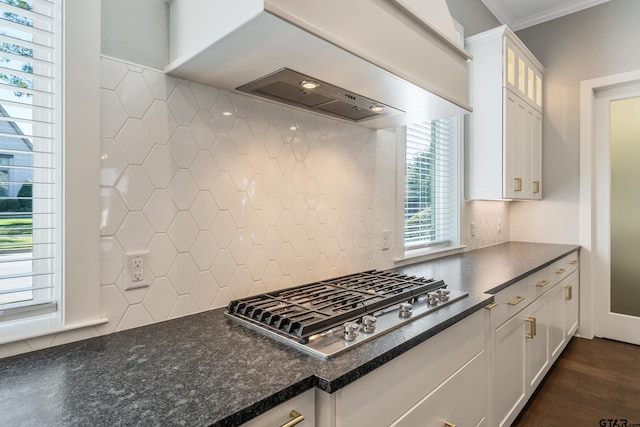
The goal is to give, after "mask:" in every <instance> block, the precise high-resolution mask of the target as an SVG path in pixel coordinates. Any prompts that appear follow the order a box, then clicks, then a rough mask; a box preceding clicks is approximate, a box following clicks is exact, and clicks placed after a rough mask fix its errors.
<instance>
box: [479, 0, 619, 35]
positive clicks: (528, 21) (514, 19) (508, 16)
mask: <svg viewBox="0 0 640 427" xmlns="http://www.w3.org/2000/svg"><path fill="white" fill-rule="evenodd" d="M607 1H610V0H482V2H483V3H484V5H485V6H487V8H488V9H489V10H490V11H491V13H493V14H494V15H495V17H496V18H497V19H498V20H499V21H500V22H501V23H502V24H506V25H508V26H509V27H510V28H511V29H512V30H513V31H518V30H522V29H523V28H527V27H531V26H533V25H537V24H541V23H543V22H546V21H550V20H552V19H555V18H559V17H561V16H564V15H569V14H570V13H574V12H578V11H579V10H583V9H587V8H589V7H592V6H596V5H598V4H601V3H606V2H607Z"/></svg>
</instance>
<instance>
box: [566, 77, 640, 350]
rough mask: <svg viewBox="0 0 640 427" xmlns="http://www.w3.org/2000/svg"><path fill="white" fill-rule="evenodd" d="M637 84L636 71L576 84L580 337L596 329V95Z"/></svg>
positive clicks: (593, 333) (591, 335) (591, 334)
mask: <svg viewBox="0 0 640 427" xmlns="http://www.w3.org/2000/svg"><path fill="white" fill-rule="evenodd" d="M636 82H640V70H635V71H629V72H626V73H620V74H614V75H610V76H605V77H599V78H595V79H590V80H583V81H581V82H580V201H579V215H578V221H579V227H578V229H579V240H580V245H581V246H582V249H581V251H580V295H581V296H580V336H582V337H585V338H593V337H594V336H595V330H596V313H595V304H596V300H597V297H598V292H599V290H598V289H597V287H596V284H595V283H593V282H594V278H595V277H597V272H598V270H597V263H596V262H595V254H597V253H598V252H599V251H598V249H599V247H598V243H597V227H596V226H597V224H596V223H595V222H594V219H595V215H594V214H595V212H596V197H595V196H596V183H595V173H594V171H595V159H596V157H595V155H594V153H595V149H596V128H595V124H596V117H595V101H596V93H597V92H598V91H601V90H604V89H610V88H614V87H617V86H624V85H628V84H632V83H636Z"/></svg>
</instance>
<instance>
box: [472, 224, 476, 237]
mask: <svg viewBox="0 0 640 427" xmlns="http://www.w3.org/2000/svg"><path fill="white" fill-rule="evenodd" d="M475 235H476V223H475V222H472V223H471V236H475Z"/></svg>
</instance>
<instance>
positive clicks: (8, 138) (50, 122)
mask: <svg viewBox="0 0 640 427" xmlns="http://www.w3.org/2000/svg"><path fill="white" fill-rule="evenodd" d="M56 3H57V0H56V1H54V0H29V1H23V0H0V157H2V159H3V161H2V162H1V166H0V180H2V182H1V183H0V321H6V320H11V319H15V318H21V317H25V316H30V315H35V314H43V313H50V312H54V311H56V309H57V301H58V300H59V293H60V286H59V284H60V259H59V257H60V249H59V248H60V246H61V245H60V238H59V237H58V236H59V235H60V224H61V221H60V206H61V204H60V200H59V199H60V197H59V195H60V194H59V193H60V190H59V189H60V188H61V187H60V181H61V179H60V176H61V173H60V158H59V154H60V152H61V147H60V145H59V144H60V139H61V138H60V137H59V131H60V130H59V129H58V123H59V122H60V119H59V117H60V108H59V105H58V103H59V101H58V100H59V92H60V91H59V83H58V82H57V76H58V74H59V72H58V69H59V62H60V61H59V60H58V59H57V58H58V51H59V49H57V46H58V45H59V40H60V36H59V34H60V28H61V27H60V24H59V16H56V15H59V14H60V13H59V10H60V7H59V4H56Z"/></svg>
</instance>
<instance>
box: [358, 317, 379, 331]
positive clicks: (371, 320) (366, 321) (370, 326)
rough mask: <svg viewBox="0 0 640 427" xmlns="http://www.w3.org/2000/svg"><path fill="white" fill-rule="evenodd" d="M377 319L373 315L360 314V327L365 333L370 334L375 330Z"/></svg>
mask: <svg viewBox="0 0 640 427" xmlns="http://www.w3.org/2000/svg"><path fill="white" fill-rule="evenodd" d="M377 321H378V319H376V318H375V317H374V316H369V315H367V316H362V329H364V332H365V333H366V334H370V333H372V332H373V331H375V329H376V322H377Z"/></svg>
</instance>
